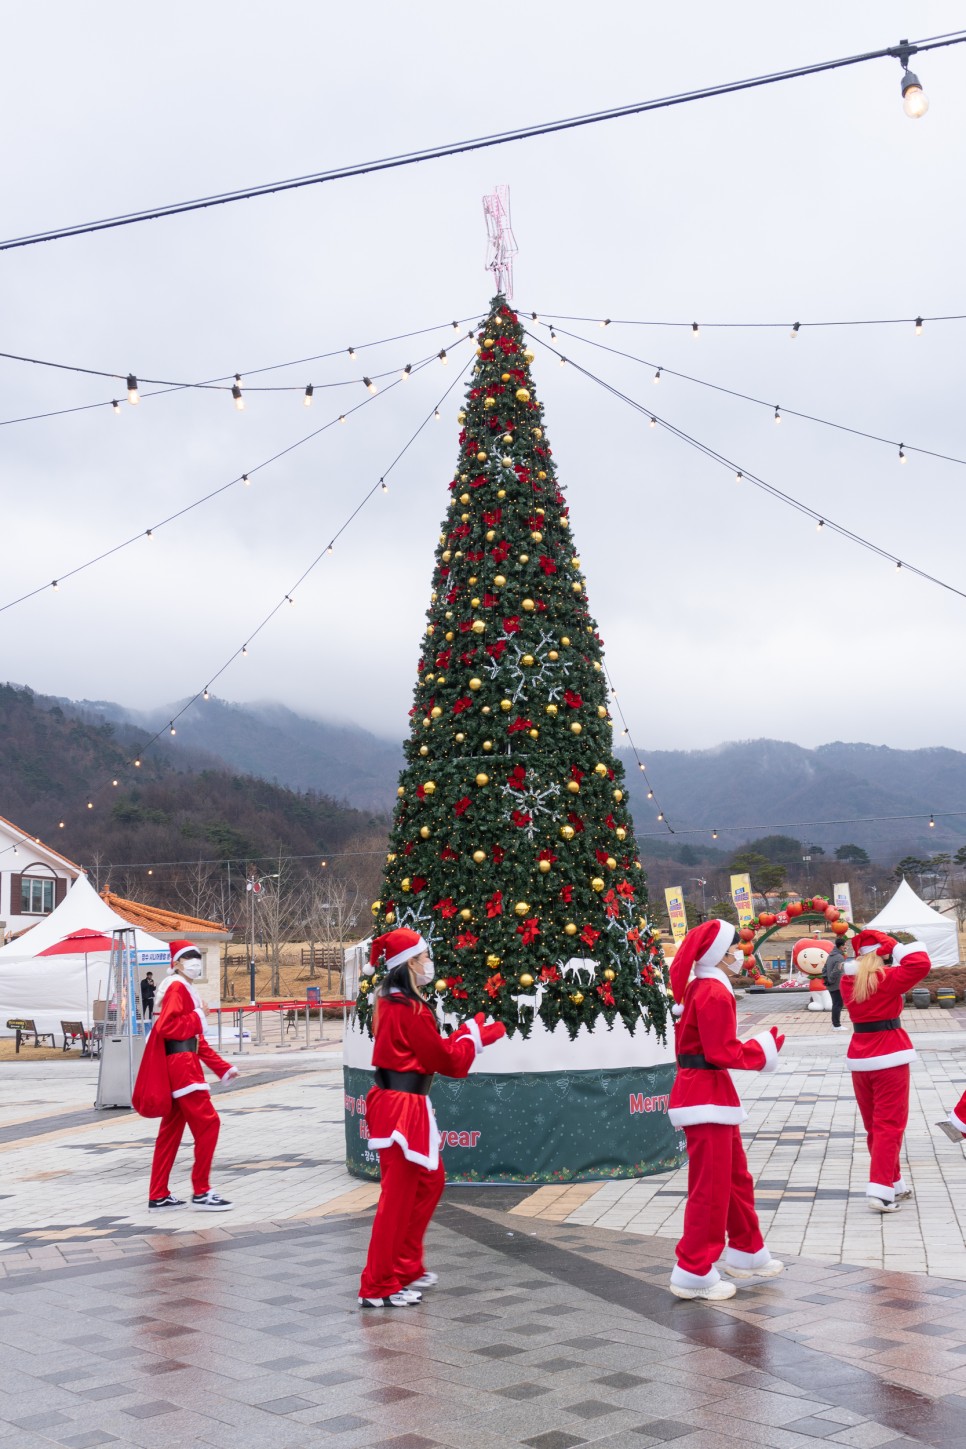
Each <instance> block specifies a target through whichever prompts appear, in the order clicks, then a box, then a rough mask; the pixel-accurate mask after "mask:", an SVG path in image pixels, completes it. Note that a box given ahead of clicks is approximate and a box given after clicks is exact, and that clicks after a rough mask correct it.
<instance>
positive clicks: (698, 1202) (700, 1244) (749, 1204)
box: [677, 1122, 765, 1278]
mask: <svg viewBox="0 0 966 1449" xmlns="http://www.w3.org/2000/svg"><path fill="white" fill-rule="evenodd" d="M684 1136H685V1140H686V1142H687V1144H688V1200H687V1202H686V1203H685V1205H684V1236H683V1237H682V1238H681V1241H680V1242H679V1243H678V1246H677V1259H678V1266H679V1267H681V1268H684V1269H685V1271H686V1272H688V1273H695V1274H697V1275H698V1276H699V1277H702V1278H703V1277H704V1276H705V1274H706V1273H710V1272H711V1269H712V1268H713V1267H714V1265H715V1263H716V1262H717V1261H718V1259H719V1258H720V1257H721V1254H722V1253H723V1252H724V1245H725V1239H726V1238H727V1241H728V1243H729V1244H730V1246H731V1247H732V1248H737V1249H738V1251H739V1252H742V1253H757V1252H758V1250H759V1249H760V1248H763V1247H764V1246H765V1240H764V1238H763V1237H762V1235H761V1229H760V1227H759V1226H758V1214H757V1213H756V1212H755V1187H754V1183H753V1182H752V1180H751V1173H750V1172H749V1171H748V1163H747V1161H746V1159H745V1149H744V1147H743V1146H742V1144H741V1133H740V1132H739V1131H738V1128H737V1127H731V1126H727V1125H725V1124H722V1123H720V1122H700V1123H698V1124H697V1125H696V1126H694V1127H685V1129H684Z"/></svg>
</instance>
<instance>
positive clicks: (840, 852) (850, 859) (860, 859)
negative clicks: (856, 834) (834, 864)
mask: <svg viewBox="0 0 966 1449" xmlns="http://www.w3.org/2000/svg"><path fill="white" fill-rule="evenodd" d="M835 859H836V860H843V861H845V863H846V865H868V864H869V854H868V851H865V850H863V849H862V847H861V845H840V846H839V847H838V849H837V850H836V852H835Z"/></svg>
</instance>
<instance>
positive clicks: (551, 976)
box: [540, 966, 560, 981]
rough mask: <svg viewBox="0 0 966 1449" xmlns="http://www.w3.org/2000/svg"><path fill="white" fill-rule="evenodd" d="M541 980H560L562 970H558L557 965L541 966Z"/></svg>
mask: <svg viewBox="0 0 966 1449" xmlns="http://www.w3.org/2000/svg"><path fill="white" fill-rule="evenodd" d="M540 980H541V981H559V980H560V972H559V971H558V970H557V968H556V966H541V968H540Z"/></svg>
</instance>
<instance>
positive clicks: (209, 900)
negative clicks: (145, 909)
mask: <svg viewBox="0 0 966 1449" xmlns="http://www.w3.org/2000/svg"><path fill="white" fill-rule="evenodd" d="M172 884H173V887H174V895H175V898H176V899H177V901H178V903H179V904H180V905H181V906H183V907H184V909H185V912H186V914H187V915H189V916H194V917H195V918H196V919H197V920H204V921H211V920H222V919H224V918H223V916H222V914H221V890H220V880H219V874H218V871H217V869H216V867H214V866H212V865H210V864H209V863H208V862H207V861H203V860H199V861H197V862H196V863H195V864H194V865H190V866H185V867H183V868H182V869H181V870H179V871H178V873H177V875H176V876H175V877H174V881H173V883H172Z"/></svg>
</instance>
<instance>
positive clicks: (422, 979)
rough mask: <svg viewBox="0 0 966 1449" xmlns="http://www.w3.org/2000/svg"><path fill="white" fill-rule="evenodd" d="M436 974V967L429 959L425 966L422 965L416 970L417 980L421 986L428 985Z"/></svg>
mask: <svg viewBox="0 0 966 1449" xmlns="http://www.w3.org/2000/svg"><path fill="white" fill-rule="evenodd" d="M435 975H436V969H435V967H434V966H433V963H432V961H427V962H426V965H425V966H420V968H419V970H418V971H417V972H416V981H417V983H418V984H419V985H420V986H428V985H429V983H430V982H431V981H432V979H433V977H434V976H435Z"/></svg>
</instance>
